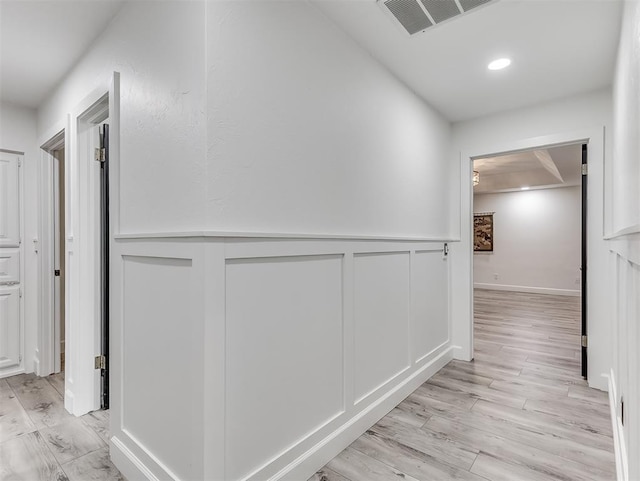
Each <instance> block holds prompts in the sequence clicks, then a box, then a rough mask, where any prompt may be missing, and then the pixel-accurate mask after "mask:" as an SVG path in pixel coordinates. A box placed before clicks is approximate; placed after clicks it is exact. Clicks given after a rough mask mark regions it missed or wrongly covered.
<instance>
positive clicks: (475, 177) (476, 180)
mask: <svg viewBox="0 0 640 481" xmlns="http://www.w3.org/2000/svg"><path fill="white" fill-rule="evenodd" d="M479 183H480V172H478V171H477V170H474V171H473V186H474V187H475V186H476V185H478V184H479Z"/></svg>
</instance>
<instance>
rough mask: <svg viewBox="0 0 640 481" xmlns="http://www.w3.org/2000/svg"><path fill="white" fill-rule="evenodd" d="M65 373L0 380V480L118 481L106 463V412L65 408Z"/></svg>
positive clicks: (107, 459)
mask: <svg viewBox="0 0 640 481" xmlns="http://www.w3.org/2000/svg"><path fill="white" fill-rule="evenodd" d="M63 392H64V374H63V373H61V374H55V375H52V376H48V377H44V378H43V377H37V376H35V375H34V374H20V375H18V376H12V377H9V378H6V379H0V481H5V480H6V481H9V480H11V481H87V480H97V481H107V480H109V481H111V480H123V479H124V478H123V477H122V476H121V475H120V473H119V472H118V470H117V469H116V467H115V466H114V465H113V464H112V463H111V461H110V459H109V447H108V446H109V445H108V443H109V433H108V429H109V411H95V412H93V413H89V414H86V415H84V416H82V417H79V418H77V417H75V416H72V415H71V414H69V413H68V412H67V411H65V409H64V403H63Z"/></svg>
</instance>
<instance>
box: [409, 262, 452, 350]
mask: <svg viewBox="0 0 640 481" xmlns="http://www.w3.org/2000/svg"><path fill="white" fill-rule="evenodd" d="M412 275H413V285H412V290H411V298H412V305H413V316H412V325H411V339H412V342H413V346H412V347H413V351H412V352H413V355H414V359H413V361H414V362H419V361H420V360H422V359H424V358H425V356H427V355H428V354H429V353H430V352H432V351H433V350H434V349H436V348H437V347H439V346H441V345H442V344H444V343H445V342H447V341H448V340H449V289H448V280H449V264H448V262H447V259H446V258H443V256H442V253H441V252H433V251H419V252H416V254H415V258H414V263H413V266H412Z"/></svg>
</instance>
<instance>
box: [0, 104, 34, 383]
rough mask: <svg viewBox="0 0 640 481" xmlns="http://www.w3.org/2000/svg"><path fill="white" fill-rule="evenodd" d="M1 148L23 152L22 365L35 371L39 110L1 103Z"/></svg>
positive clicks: (27, 369) (25, 369)
mask: <svg viewBox="0 0 640 481" xmlns="http://www.w3.org/2000/svg"><path fill="white" fill-rule="evenodd" d="M0 149H6V150H15V151H18V152H24V164H23V167H22V169H23V172H22V174H23V180H24V192H23V193H22V199H23V209H24V226H23V235H24V237H23V238H22V244H23V254H24V279H23V281H22V282H23V306H24V323H25V332H24V349H25V350H24V353H23V356H24V357H23V359H22V366H21V369H24V372H33V371H34V369H35V362H37V355H36V343H37V335H38V332H37V324H38V319H39V318H40V314H39V311H38V310H39V302H38V298H39V284H38V279H39V276H38V269H39V265H38V252H37V249H38V245H37V244H36V243H34V242H33V241H34V240H36V241H37V240H38V237H39V234H38V230H39V227H38V202H39V197H38V194H39V187H38V164H39V162H40V155H39V151H38V148H37V142H36V112H35V111H34V110H31V109H26V108H23V107H16V106H13V105H9V104H5V103H1V104H0Z"/></svg>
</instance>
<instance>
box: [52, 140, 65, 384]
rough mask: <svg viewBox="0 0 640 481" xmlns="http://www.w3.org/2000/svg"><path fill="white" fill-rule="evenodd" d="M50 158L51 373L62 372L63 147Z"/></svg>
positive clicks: (63, 347)
mask: <svg viewBox="0 0 640 481" xmlns="http://www.w3.org/2000/svg"><path fill="white" fill-rule="evenodd" d="M52 156H53V189H52V190H53V203H52V206H53V211H54V213H53V238H54V242H53V291H54V295H53V309H54V312H53V319H54V328H53V332H54V367H53V372H54V373H59V372H64V366H65V232H66V230H65V181H64V172H65V148H64V144H63V145H62V146H61V147H60V148H59V149H57V150H54V151H53V152H52Z"/></svg>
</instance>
